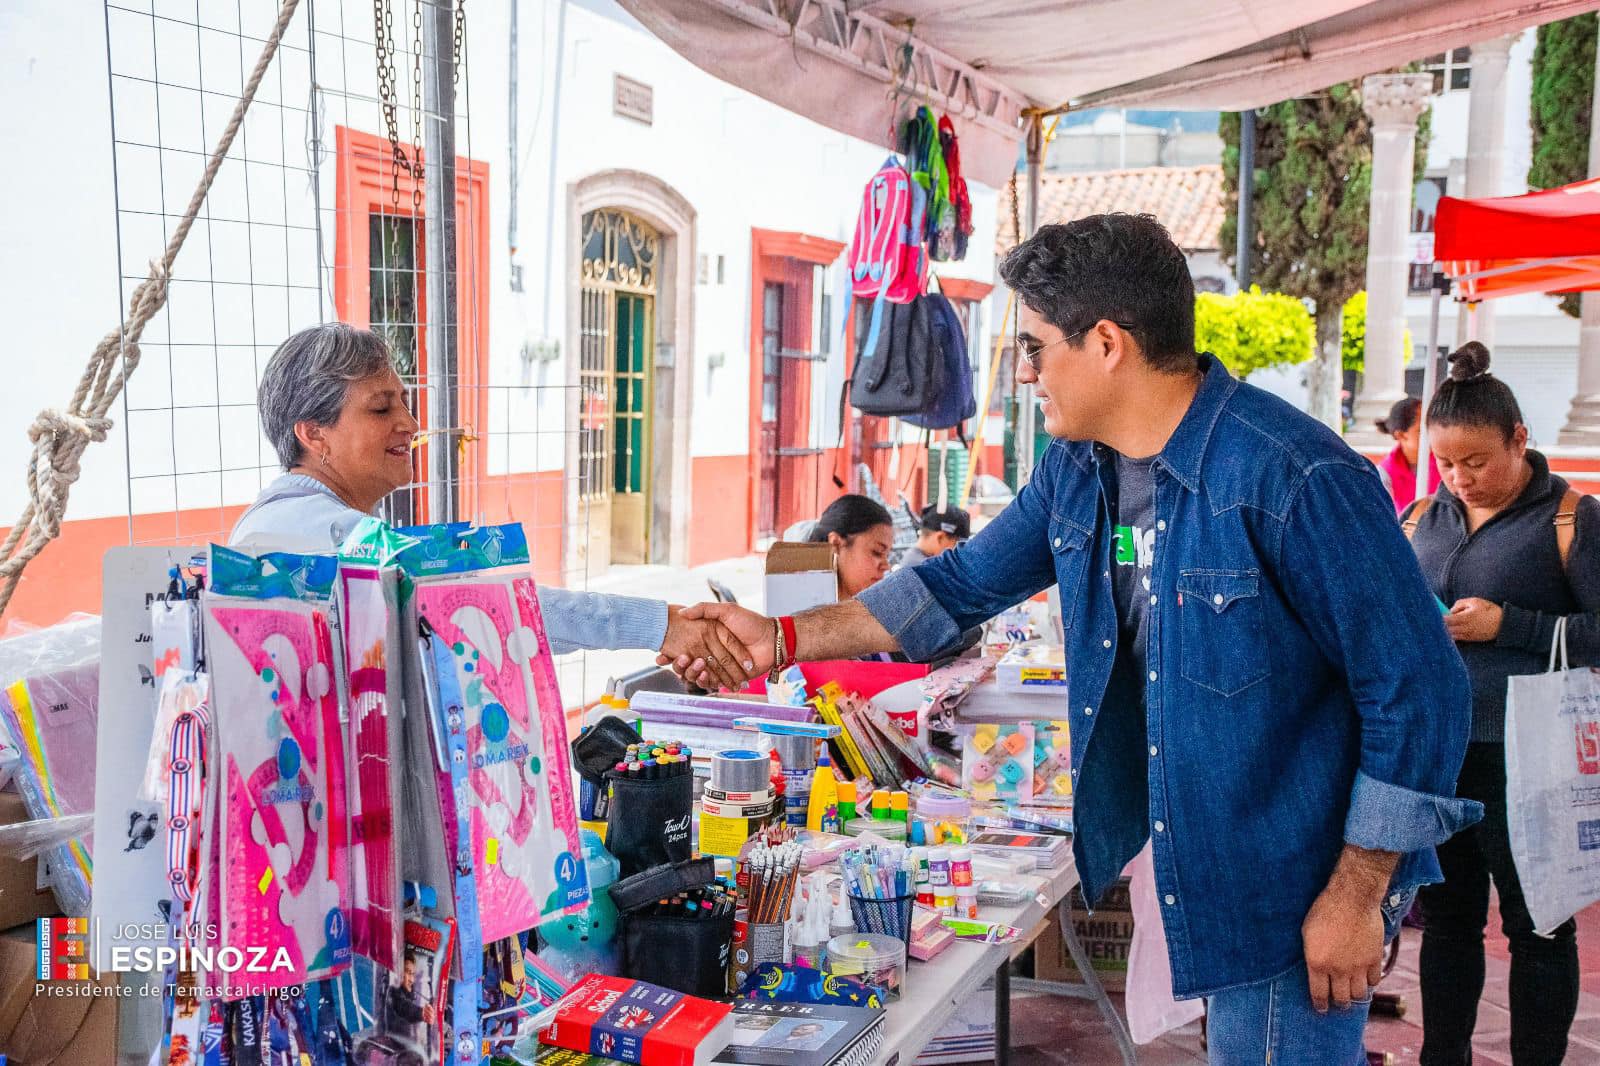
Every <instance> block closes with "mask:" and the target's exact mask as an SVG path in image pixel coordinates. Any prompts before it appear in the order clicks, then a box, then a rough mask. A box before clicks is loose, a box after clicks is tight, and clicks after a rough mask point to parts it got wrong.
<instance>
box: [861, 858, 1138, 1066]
mask: <svg viewBox="0 0 1600 1066" xmlns="http://www.w3.org/2000/svg"><path fill="white" fill-rule="evenodd" d="M1016 879H1017V880H1025V881H1031V882H1032V883H1034V884H1035V885H1036V886H1037V892H1036V893H1035V895H1034V896H1033V898H1032V899H1030V900H1028V902H1026V903H1024V904H1019V905H1016V906H1011V907H1001V906H993V905H990V906H985V907H984V908H983V910H982V917H983V919H984V920H985V921H992V922H1004V923H1006V924H1007V925H1014V926H1016V927H1017V928H1019V929H1024V930H1029V929H1032V928H1033V927H1034V926H1036V925H1038V924H1039V922H1040V921H1042V920H1043V919H1044V918H1045V916H1046V915H1048V914H1049V913H1050V910H1051V908H1059V909H1060V911H1061V936H1062V939H1063V941H1065V943H1066V945H1067V950H1068V951H1069V952H1070V953H1071V955H1072V961H1073V963H1074V965H1076V966H1077V968H1078V973H1079V975H1080V976H1081V977H1082V979H1083V984H1081V985H1074V984H1064V983H1061V982H1046V981H1026V982H1024V981H1020V980H1019V981H1016V982H1013V981H1012V980H1011V976H1010V972H1009V971H1008V969H1007V967H1008V965H1009V964H1010V962H1011V952H1012V950H1013V949H1014V948H1015V946H1016V945H1014V944H975V943H970V942H967V941H957V942H956V943H954V944H952V945H950V947H948V948H946V949H945V950H944V951H943V952H942V953H941V954H940V955H938V956H937V957H936V958H934V959H933V960H932V961H930V962H916V961H913V962H912V963H911V964H910V968H909V972H908V973H907V974H906V981H905V991H904V994H903V995H902V997H901V998H900V1000H899V1001H898V1002H896V1003H892V1004H890V1005H889V1010H888V1031H887V1033H886V1034H885V1036H884V1041H883V1046H882V1047H881V1048H879V1050H878V1055H877V1058H876V1059H875V1061H876V1062H877V1063H882V1064H885V1066H887V1064H899V1066H909V1064H910V1063H911V1062H912V1061H913V1060H914V1059H915V1058H916V1057H917V1056H918V1055H919V1054H921V1052H922V1049H923V1048H924V1047H926V1046H927V1045H928V1043H929V1042H930V1041H931V1040H932V1039H933V1038H934V1036H935V1035H937V1033H938V1032H939V1030H940V1029H941V1028H943V1027H944V1025H945V1024H946V1023H947V1022H949V1021H950V1019H951V1018H952V1017H954V1016H955V1013H956V1011H957V1010H958V1009H959V1008H960V1006H961V1004H962V1003H964V1002H965V1001H966V1000H967V999H968V998H969V997H970V996H971V995H972V994H973V993H974V992H976V991H977V990H978V989H979V988H981V987H982V985H983V983H984V982H985V981H987V980H989V979H990V978H991V977H993V978H994V997H995V1062H997V1063H1005V1062H1007V1061H1009V1058H1010V1051H1011V1048H1010V1035H1011V1033H1010V1030H1011V992H1012V989H1013V987H1014V986H1015V987H1016V988H1018V989H1022V988H1026V989H1028V990H1033V991H1043V992H1049V993H1051V994H1053V995H1062V996H1071V997H1075V998H1079V999H1087V1000H1091V1001H1092V1002H1094V1003H1095V1004H1096V1005H1097V1006H1098V1007H1099V1008H1100V1013H1101V1014H1103V1015H1104V1016H1105V1019H1106V1024H1107V1025H1108V1026H1109V1027H1110V1029H1111V1031H1112V1035H1113V1036H1114V1037H1115V1038H1116V1040H1117V1045H1118V1047H1119V1048H1120V1049H1121V1051H1122V1059H1123V1062H1124V1063H1127V1064H1129V1066H1132V1063H1133V1062H1134V1050H1133V1041H1132V1040H1131V1039H1130V1038H1129V1036H1128V1030H1127V1028H1126V1027H1125V1026H1124V1025H1123V1024H1122V1019H1121V1017H1120V1016H1119V1015H1118V1014H1117V1011H1116V1008H1115V1007H1114V1006H1113V1005H1112V1003H1111V999H1110V997H1109V996H1107V994H1106V990H1105V987H1104V986H1103V985H1101V983H1100V979H1099V978H1098V977H1096V976H1095V972H1094V968H1093V967H1092V966H1090V965H1089V960H1088V957H1087V956H1086V955H1085V954H1084V951H1083V947H1082V945H1080V944H1079V943H1078V937H1077V934H1076V933H1075V932H1074V931H1073V928H1072V914H1071V907H1070V904H1069V902H1068V899H1067V897H1068V896H1069V895H1070V894H1071V892H1072V890H1073V889H1074V888H1075V887H1077V884H1078V871H1077V868H1076V866H1074V865H1073V863H1072V862H1071V861H1068V863H1067V865H1066V866H1065V867H1063V868H1062V869H1060V870H1054V871H1051V872H1049V873H1047V874H1043V875H1040V876H1033V877H1027V876H1022V877H1018V878H1016Z"/></svg>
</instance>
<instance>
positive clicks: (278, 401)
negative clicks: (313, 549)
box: [256, 322, 394, 470]
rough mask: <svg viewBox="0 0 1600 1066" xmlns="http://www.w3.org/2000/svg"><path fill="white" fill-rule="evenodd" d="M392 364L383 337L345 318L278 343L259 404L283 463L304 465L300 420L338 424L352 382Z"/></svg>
mask: <svg viewBox="0 0 1600 1066" xmlns="http://www.w3.org/2000/svg"><path fill="white" fill-rule="evenodd" d="M393 366H394V358H393V356H391V355H390V354H389V346H388V345H387V344H385V343H384V342H383V338H382V337H379V336H378V335H377V334H376V333H373V332H372V331H370V330H365V329H356V328H355V327H354V326H348V325H346V324H345V323H343V322H324V323H323V324H322V325H320V326H312V327H311V328H310V329H303V330H301V331H300V332H299V333H296V334H295V335H294V336H292V337H290V338H289V339H288V340H286V341H284V342H283V343H282V344H280V345H278V350H277V351H275V352H273V353H272V358H271V359H270V360H268V361H267V369H266V370H265V371H264V372H263V373H262V375H261V385H260V387H259V388H258V389H257V390H256V404H257V406H259V407H260V409H261V429H262V431H263V432H264V433H266V435H267V440H269V441H271V442H272V447H273V448H274V449H275V450H276V451H277V453H278V461H279V462H280V463H282V464H283V468H284V469H285V470H289V469H292V468H293V467H296V466H299V465H300V463H301V462H302V460H303V459H304V458H305V448H304V447H302V446H301V444H300V439H299V438H298V437H296V436H295V435H294V427H295V426H296V425H298V424H299V423H301V422H311V423H314V424H315V425H319V426H331V425H333V424H334V423H335V422H337V421H339V413H340V412H341V411H342V410H343V409H344V402H345V396H346V394H347V393H348V392H349V391H350V383H351V382H352V381H359V380H361V379H362V378H365V377H371V376H372V375H373V374H376V373H378V372H379V371H381V370H385V369H389V368H392V367H393Z"/></svg>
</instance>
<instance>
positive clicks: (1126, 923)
mask: <svg viewBox="0 0 1600 1066" xmlns="http://www.w3.org/2000/svg"><path fill="white" fill-rule="evenodd" d="M1071 906H1072V928H1073V930H1074V931H1075V932H1076V933H1077V934H1078V942H1079V943H1080V944H1082V945H1083V950H1084V952H1085V953H1086V954H1087V955H1088V956H1089V964H1090V965H1091V966H1093V967H1094V972H1095V976H1097V977H1099V978H1100V983H1101V984H1103V985H1105V986H1106V988H1107V990H1109V991H1112V992H1120V991H1122V990H1123V989H1124V988H1125V987H1126V985H1127V982H1128V949H1129V948H1130V947H1132V946H1133V901H1132V900H1131V899H1130V897H1129V895H1128V880H1127V878H1123V879H1122V880H1121V881H1118V882H1117V883H1116V884H1115V885H1112V886H1111V888H1110V889H1108V890H1107V891H1106V895H1105V899H1103V900H1101V901H1100V906H1099V907H1097V908H1095V912H1094V914H1092V915H1091V914H1090V913H1089V911H1088V909H1087V908H1086V907H1084V905H1083V893H1082V892H1081V891H1080V890H1079V889H1076V888H1074V889H1073V890H1072V896H1071ZM1060 914H1061V909H1060V908H1057V909H1056V911H1055V913H1054V914H1053V915H1052V916H1051V918H1050V922H1049V924H1048V926H1046V928H1045V930H1044V932H1043V933H1041V934H1040V935H1039V939H1038V940H1036V941H1034V945H1033V976H1034V977H1035V978H1036V979H1037V980H1040V981H1066V982H1070V983H1072V984H1078V983H1081V982H1082V978H1080V977H1079V976H1078V968H1077V967H1076V966H1074V965H1073V964H1072V956H1071V955H1070V954H1068V953H1067V945H1066V942H1065V941H1063V940H1062V939H1061V925H1060V918H1059V915H1060Z"/></svg>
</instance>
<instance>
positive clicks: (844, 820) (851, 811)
mask: <svg viewBox="0 0 1600 1066" xmlns="http://www.w3.org/2000/svg"><path fill="white" fill-rule="evenodd" d="M855 820H856V783H855V782H854V781H840V782H839V825H840V826H845V825H848V824H849V823H851V822H853V821H855Z"/></svg>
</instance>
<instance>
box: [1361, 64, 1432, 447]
mask: <svg viewBox="0 0 1600 1066" xmlns="http://www.w3.org/2000/svg"><path fill="white" fill-rule="evenodd" d="M1432 95H1433V77H1432V76H1431V75H1428V74H1374V75H1372V76H1371V77H1368V78H1364V79H1362V82H1361V99H1362V104H1363V106H1364V107H1365V108H1366V112H1367V114H1368V115H1369V116H1371V118H1372V200H1371V207H1370V212H1371V214H1370V222H1369V224H1368V227H1367V230H1368V232H1367V357H1366V371H1365V378H1364V381H1363V382H1362V387H1361V397H1360V399H1359V400H1358V401H1357V402H1356V406H1355V411H1354V423H1355V424H1354V426H1353V427H1352V429H1351V431H1350V434H1349V436H1348V438H1347V439H1348V440H1349V441H1350V444H1351V446H1352V447H1357V448H1377V447H1382V446H1384V445H1386V444H1387V443H1388V440H1387V438H1385V437H1384V436H1383V435H1382V434H1380V433H1379V432H1378V431H1377V428H1376V427H1375V426H1374V425H1373V422H1374V421H1375V420H1376V419H1379V418H1382V417H1384V416H1385V415H1387V414H1388V413H1389V408H1390V407H1392V406H1393V405H1394V402H1395V401H1396V400H1398V399H1400V398H1401V397H1402V396H1404V395H1405V353H1404V352H1403V351H1401V341H1402V339H1403V336H1404V332H1405V302H1406V278H1407V274H1408V272H1409V267H1410V257H1409V255H1408V254H1407V249H1406V234H1407V232H1408V231H1409V230H1410V228H1411V197H1412V185H1411V168H1412V161H1413V158H1414V156H1415V151H1416V136H1417V116H1419V115H1421V114H1422V109H1423V108H1424V107H1426V106H1427V104H1428V99H1429V98H1430V97H1431V96H1432Z"/></svg>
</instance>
